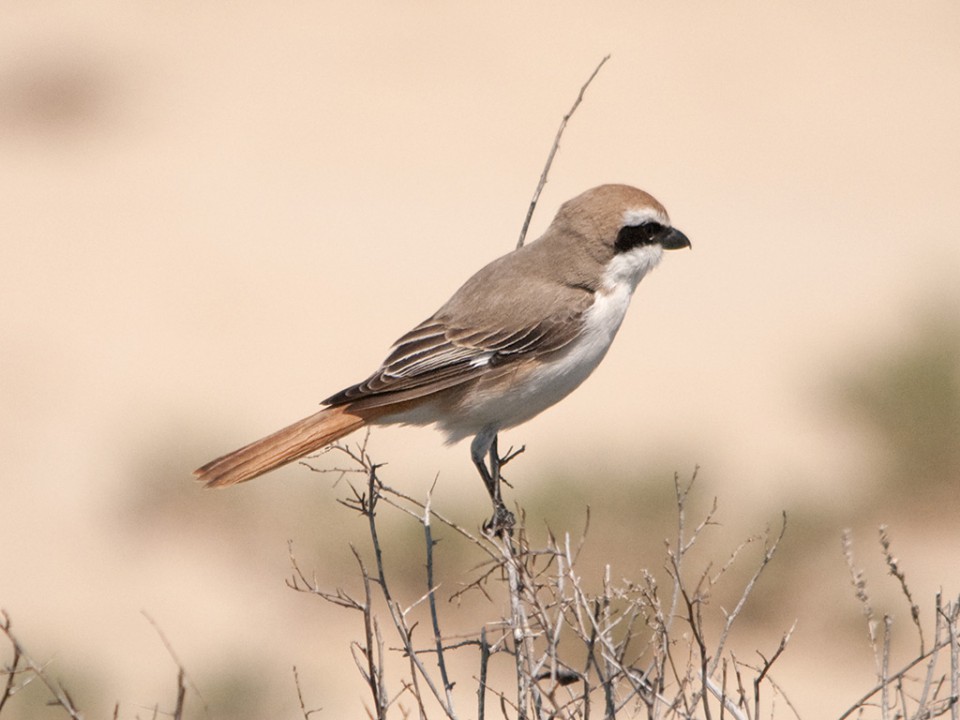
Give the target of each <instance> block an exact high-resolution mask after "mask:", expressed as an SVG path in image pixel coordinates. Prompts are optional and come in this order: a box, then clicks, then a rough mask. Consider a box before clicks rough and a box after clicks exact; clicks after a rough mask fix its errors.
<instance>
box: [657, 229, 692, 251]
mask: <svg viewBox="0 0 960 720" xmlns="http://www.w3.org/2000/svg"><path fill="white" fill-rule="evenodd" d="M659 239H660V247H662V248H663V249H664V250H679V249H680V248H688V247H691V245H690V238H688V237H687V236H686V235H684V234H683V233H682V232H680V231H679V230H677V229H676V228H667V231H666V232H665V233H664V234H663V235H662V236H661V237H660V238H659Z"/></svg>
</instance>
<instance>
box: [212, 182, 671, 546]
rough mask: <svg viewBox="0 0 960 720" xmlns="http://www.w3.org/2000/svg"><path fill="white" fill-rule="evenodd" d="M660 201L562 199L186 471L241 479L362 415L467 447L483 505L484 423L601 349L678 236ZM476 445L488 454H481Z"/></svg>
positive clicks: (575, 379)
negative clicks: (504, 247) (349, 378)
mask: <svg viewBox="0 0 960 720" xmlns="http://www.w3.org/2000/svg"><path fill="white" fill-rule="evenodd" d="M689 246H690V241H689V240H688V239H687V237H686V235H684V234H683V233H682V232H680V231H679V230H677V229H675V228H674V227H673V226H671V224H670V219H669V217H668V216H667V211H666V210H665V209H664V207H663V205H661V204H660V203H659V202H657V201H656V200H655V199H654V198H653V197H651V196H650V195H648V194H647V193H645V192H644V191H642V190H638V189H637V188H634V187H630V186H628V185H601V186H599V187H595V188H593V189H592V190H587V191H586V192H585V193H583V194H581V195H578V196H577V197H575V198H573V199H572V200H568V201H567V202H565V203H564V204H563V205H562V206H561V207H560V210H559V211H558V212H557V216H556V217H555V218H554V220H553V222H552V223H551V224H550V227H548V228H547V231H546V232H545V233H544V234H543V236H542V237H540V238H539V239H537V240H536V241H534V242H531V243H529V244H527V245H525V246H524V247H522V248H520V249H518V250H514V251H513V252H511V253H508V254H507V255H504V256H503V257H501V258H499V259H497V260H494V261H493V262H491V263H490V264H489V265H487V266H486V267H484V268H483V269H482V270H480V271H479V272H478V273H477V274H476V275H474V276H473V277H471V278H470V279H469V280H467V282H466V283H464V284H463V286H462V287H461V288H460V289H459V290H457V291H456V292H455V293H454V294H453V297H451V298H450V299H449V300H448V301H447V302H446V303H445V304H444V305H443V306H442V307H441V308H440V309H439V310H438V311H437V312H436V313H434V314H433V315H432V316H430V317H429V318H427V319H426V320H424V321H423V322H422V323H420V324H419V325H417V326H416V327H415V328H413V330H411V331H410V332H408V333H407V334H406V335H404V336H402V337H401V338H400V339H399V340H397V341H396V343H394V345H393V347H392V348H391V350H390V354H389V355H388V356H387V359H386V360H384V361H383V364H382V365H381V366H380V367H379V368H378V369H377V370H376V372H374V373H373V375H371V376H370V377H368V378H367V379H366V380H364V381H363V382H361V383H359V384H358V385H353V386H351V387H348V388H346V389H345V390H341V391H340V392H338V393H337V394H336V395H332V396H330V397H329V398H327V399H326V400H324V401H323V405H325V406H326V407H324V408H323V409H322V410H320V411H319V412H316V413H314V414H313V415H311V416H309V417H307V418H304V419H303V420H300V421H299V422H296V423H294V424H293V425H290V426H288V427H285V428H283V429H282V430H278V431H277V432H275V433H273V434H272V435H268V436H267V437H265V438H262V439H261V440H257V441H256V442H253V443H250V444H249V445H247V446H245V447H242V448H240V449H239V450H235V451H233V452H231V453H228V454H227V455H224V456H223V457H220V458H217V459H216V460H213V461H211V462H209V463H207V464H206V465H204V466H203V467H201V468H199V469H198V470H196V471H194V474H195V475H197V477H198V478H199V479H200V480H202V481H203V482H205V483H206V485H207V487H223V486H226V485H233V484H235V483H239V482H244V481H245V480H250V479H251V478H255V477H257V476H258V475H262V474H263V473H265V472H268V471H269V470H273V469H274V468H276V467H279V466H280V465H284V464H285V463H288V462H291V461H292V460H296V459H297V458H301V457H303V456H304V455H307V454H309V453H311V452H314V451H316V450H319V449H320V448H322V447H324V446H326V445H329V444H330V443H332V442H334V441H336V440H338V439H339V438H341V437H343V436H344V435H346V434H348V433H350V432H353V431H354V430H357V429H358V428H361V427H363V426H365V425H383V424H390V423H400V424H405V425H429V424H431V423H434V424H436V425H437V427H438V428H439V429H440V430H442V431H443V432H445V433H446V435H447V442H448V443H453V442H457V441H459V440H462V439H464V438H467V437H473V442H472V444H471V446H470V454H471V458H472V459H473V463H474V465H476V467H477V470H478V471H479V472H480V476H481V477H482V478H483V482H484V485H486V488H487V491H488V492H489V493H490V498H491V500H492V501H493V504H494V518H493V520H492V521H491V522H492V524H493V525H494V527H497V526H502V525H504V524H507V525H509V524H510V522H511V520H512V518H511V515H510V513H509V512H508V511H507V510H506V507H505V506H504V503H503V500H502V498H501V495H500V464H501V458H500V455H499V453H498V451H497V433H499V432H500V431H501V430H503V429H505V428H511V427H514V426H516V425H519V424H520V423H523V422H525V421H527V420H529V419H530V418H532V417H534V416H535V415H537V414H539V413H540V412H542V411H543V410H545V409H546V408H548V407H550V406H551V405H553V404H554V403H556V402H557V401H559V400H561V399H562V398H564V397H566V396H567V395H568V394H569V393H570V392H571V391H572V390H573V389H574V388H576V387H577V386H578V385H580V383H582V382H583V381H584V380H585V379H586V378H587V376H588V375H590V373H591V372H593V369H594V368H595V367H596V366H597V365H598V364H599V363H600V361H601V360H602V359H603V356H604V355H605V354H606V352H607V349H608V348H609V347H610V343H611V342H612V341H613V337H614V335H616V334H617V330H618V329H619V328H620V323H621V322H622V321H623V317H624V315H625V313H626V311H627V306H628V305H629V303H630V298H631V296H632V295H633V291H634V290H635V289H636V287H637V284H638V283H639V282H640V280H641V279H642V278H643V276H644V275H646V274H647V273H648V272H650V271H651V270H652V269H653V268H654V267H656V265H657V263H659V262H660V259H661V257H662V255H663V251H664V250H674V249H678V248H684V247H689ZM488 456H489V465H487V462H486V458H487V457H488Z"/></svg>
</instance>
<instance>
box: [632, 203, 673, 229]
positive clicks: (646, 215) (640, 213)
mask: <svg viewBox="0 0 960 720" xmlns="http://www.w3.org/2000/svg"><path fill="white" fill-rule="evenodd" d="M651 220H652V221H654V222H658V223H660V224H661V225H669V224H670V220H669V219H668V218H666V217H664V216H663V215H662V214H661V213H659V212H657V211H656V210H654V209H653V208H639V209H636V210H625V211H624V213H623V225H624V227H631V226H634V225H643V224H644V223H646V222H650V221H651Z"/></svg>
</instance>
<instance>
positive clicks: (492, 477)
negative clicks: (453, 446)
mask: <svg viewBox="0 0 960 720" xmlns="http://www.w3.org/2000/svg"><path fill="white" fill-rule="evenodd" d="M487 455H489V457H490V467H489V468H487V464H486V462H485V461H486V457H485V456H487ZM470 456H471V457H472V458H473V464H474V465H476V467H477V471H478V472H479V473H480V477H481V478H482V479H483V484H484V485H485V486H486V488H487V492H488V493H489V494H490V500H491V501H492V502H493V517H492V518H490V519H489V520H488V521H487V522H486V523H484V525H483V529H484V530H486V531H487V532H490V533H492V534H494V535H499V534H501V533H504V532H505V533H508V534H509V533H510V532H511V531H512V529H513V526H514V524H515V523H516V518H515V517H514V516H513V513H512V512H510V511H509V510H507V506H506V505H504V504H503V497H502V496H501V494H500V465H501V462H500V455H499V454H498V452H497V433H496V431H495V430H486V431H484V432H481V433H480V434H479V435H477V436H476V437H475V438H474V439H473V443H472V444H471V445H470Z"/></svg>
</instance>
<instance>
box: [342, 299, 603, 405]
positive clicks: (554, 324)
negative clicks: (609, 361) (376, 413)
mask: <svg viewBox="0 0 960 720" xmlns="http://www.w3.org/2000/svg"><path fill="white" fill-rule="evenodd" d="M575 292H576V294H575V295H574V296H573V298H574V299H575V300H576V302H573V303H571V302H569V299H570V298H565V299H566V300H567V301H568V302H564V303H557V304H554V305H553V308H552V310H553V312H552V313H549V314H546V315H545V316H544V315H541V316H540V317H539V318H538V320H537V321H536V322H533V323H529V324H528V325H526V326H524V327H519V328H517V327H514V328H511V329H504V328H503V326H502V321H503V316H500V315H496V316H488V317H487V318H485V319H486V320H487V322H484V323H483V324H482V325H474V326H473V327H470V328H465V327H457V326H456V325H454V324H453V323H452V322H451V320H450V319H449V317H447V313H445V312H444V309H443V308H442V309H441V310H440V311H439V312H438V313H437V314H436V315H434V316H433V317H431V318H429V319H428V320H425V321H424V322H422V323H421V324H420V325H418V326H417V327H415V328H414V329H413V330H411V331H410V332H408V333H407V334H406V335H404V336H403V337H401V338H400V339H399V340H397V342H396V343H395V344H394V346H393V348H392V349H391V351H390V354H389V355H388V356H387V359H386V360H384V362H383V365H381V366H380V368H379V369H378V370H377V371H376V372H375V373H374V374H373V375H371V376H370V377H368V378H367V379H366V380H364V381H363V382H361V383H359V384H357V385H353V386H351V387H348V388H346V389H345V390H342V391H340V392H339V393H337V394H336V395H333V396H331V397H329V398H327V399H326V400H325V401H324V404H327V405H346V404H354V403H360V404H361V405H362V406H363V407H376V406H379V405H387V404H392V403H397V402H404V401H407V400H413V399H416V398H420V397H424V396H426V395H430V394H433V393H435V392H439V391H441V390H445V389H447V388H450V387H453V386H456V385H461V384H463V383H466V382H469V381H471V380H473V379H475V378H478V377H480V376H481V375H483V374H485V373H488V372H489V371H490V370H489V368H490V366H494V365H495V366H503V365H505V364H507V363H510V362H512V361H515V360H519V359H521V358H524V357H529V356H530V355H532V354H537V355H543V354H547V353H551V352H555V351H557V350H561V349H562V348H564V347H566V346H567V345H568V344H569V343H570V342H571V341H572V340H573V339H574V338H575V337H576V336H577V335H578V334H579V332H580V327H581V323H582V316H583V313H584V312H585V311H586V309H587V308H588V307H589V306H590V305H591V304H592V302H593V295H592V293H586V292H583V291H582V290H576V291H575ZM557 307H561V308H565V309H566V312H564V313H557V312H556V308H557ZM525 314H527V313H525ZM476 319H477V318H476V317H474V318H472V320H476ZM498 321H499V322H498Z"/></svg>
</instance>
